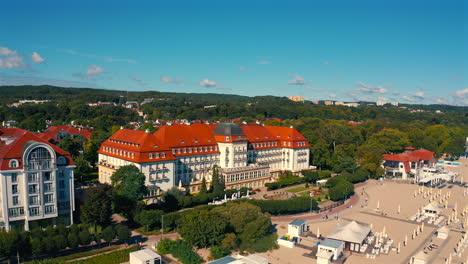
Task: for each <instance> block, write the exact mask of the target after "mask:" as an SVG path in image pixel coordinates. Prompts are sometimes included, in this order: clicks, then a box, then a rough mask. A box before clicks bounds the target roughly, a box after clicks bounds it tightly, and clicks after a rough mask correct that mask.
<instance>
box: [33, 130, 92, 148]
mask: <svg viewBox="0 0 468 264" xmlns="http://www.w3.org/2000/svg"><path fill="white" fill-rule="evenodd" d="M91 133H92V132H91V129H89V128H81V127H74V126H68V125H62V126H51V127H49V128H47V129H46V130H44V131H43V132H41V133H38V134H37V136H38V137H40V138H42V139H44V140H46V141H48V142H50V143H52V144H57V143H58V142H60V141H62V139H64V138H65V137H77V136H83V137H85V138H86V139H87V140H89V139H90V138H91Z"/></svg>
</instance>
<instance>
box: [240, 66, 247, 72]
mask: <svg viewBox="0 0 468 264" xmlns="http://www.w3.org/2000/svg"><path fill="white" fill-rule="evenodd" d="M239 71H241V72H246V71H247V69H246V68H244V67H239Z"/></svg>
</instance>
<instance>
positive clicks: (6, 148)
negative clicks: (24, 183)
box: [0, 128, 74, 170]
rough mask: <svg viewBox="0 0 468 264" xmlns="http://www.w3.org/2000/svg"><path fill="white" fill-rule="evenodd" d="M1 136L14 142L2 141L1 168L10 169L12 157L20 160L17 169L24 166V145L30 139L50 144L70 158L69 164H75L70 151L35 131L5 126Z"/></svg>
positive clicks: (0, 145) (0, 132) (0, 131)
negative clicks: (50, 141)
mask: <svg viewBox="0 0 468 264" xmlns="http://www.w3.org/2000/svg"><path fill="white" fill-rule="evenodd" d="M0 137H2V138H4V139H6V140H11V141H12V142H11V143H9V144H7V143H6V141H5V140H2V141H0V169H1V170H8V169H10V168H9V161H10V160H11V159H17V160H18V161H19V163H20V164H19V165H20V166H19V167H18V168H17V169H22V168H23V146H24V145H25V144H26V143H27V142H30V141H36V142H41V143H45V144H47V145H49V146H50V147H52V149H53V150H54V151H55V152H56V153H57V154H59V155H63V156H65V158H67V160H68V164H69V165H73V164H74V163H73V160H72V158H71V156H70V154H69V153H68V152H66V151H65V150H63V149H60V148H58V147H57V146H55V145H53V144H51V143H49V142H48V141H47V140H44V139H42V138H40V137H38V136H37V135H35V134H34V133H31V132H29V131H27V130H23V129H20V128H3V129H0Z"/></svg>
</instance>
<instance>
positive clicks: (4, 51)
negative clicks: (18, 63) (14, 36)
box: [0, 47, 18, 56]
mask: <svg viewBox="0 0 468 264" xmlns="http://www.w3.org/2000/svg"><path fill="white" fill-rule="evenodd" d="M16 54H18V53H17V52H16V51H14V50H11V49H9V48H7V47H0V56H11V55H16Z"/></svg>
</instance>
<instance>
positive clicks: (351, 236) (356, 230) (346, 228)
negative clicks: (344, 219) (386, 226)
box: [327, 221, 371, 244]
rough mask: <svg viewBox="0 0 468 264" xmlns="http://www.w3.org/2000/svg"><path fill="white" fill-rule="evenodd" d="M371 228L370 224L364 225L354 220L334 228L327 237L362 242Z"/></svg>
mask: <svg viewBox="0 0 468 264" xmlns="http://www.w3.org/2000/svg"><path fill="white" fill-rule="evenodd" d="M370 231H371V229H370V227H369V226H368V225H362V224H358V223H356V221H352V222H350V223H347V224H341V225H339V226H338V227H337V228H335V230H333V231H332V232H331V233H330V234H329V235H328V236H327V238H331V239H336V240H341V241H346V242H352V243H359V244H362V242H363V241H364V239H365V238H366V237H367V235H369V233H370Z"/></svg>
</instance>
